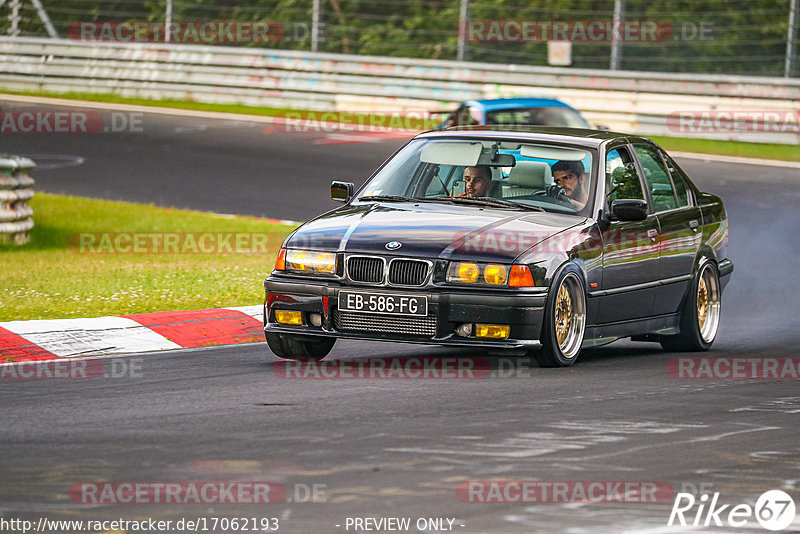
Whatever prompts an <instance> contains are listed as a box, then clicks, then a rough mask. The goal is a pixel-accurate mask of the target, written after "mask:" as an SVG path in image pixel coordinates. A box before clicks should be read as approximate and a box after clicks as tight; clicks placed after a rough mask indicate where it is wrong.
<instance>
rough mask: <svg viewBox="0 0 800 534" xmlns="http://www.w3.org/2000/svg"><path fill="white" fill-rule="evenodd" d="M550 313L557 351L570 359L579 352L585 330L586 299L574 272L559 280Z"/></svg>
mask: <svg viewBox="0 0 800 534" xmlns="http://www.w3.org/2000/svg"><path fill="white" fill-rule="evenodd" d="M552 313H553V315H552V317H553V334H555V340H556V342H557V343H558V351H559V352H560V353H561V355H562V356H563V357H564V358H566V359H567V360H570V359H572V358H574V357H575V356H577V355H578V353H579V352H580V350H581V344H583V334H584V331H585V330H586V299H585V297H584V293H583V285H582V284H581V282H580V280H579V279H578V277H577V276H576V275H575V274H574V273H569V274H567V275H566V276H565V277H564V279H563V280H561V285H559V287H558V292H557V293H556V300H555V303H554V305H553V312H552Z"/></svg>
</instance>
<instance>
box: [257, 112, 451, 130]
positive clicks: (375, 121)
mask: <svg viewBox="0 0 800 534" xmlns="http://www.w3.org/2000/svg"><path fill="white" fill-rule="evenodd" d="M442 121H443V118H442V117H441V116H436V115H433V114H431V113H429V112H427V111H405V110H403V111H386V110H376V111H368V110H365V111H285V112H281V113H279V114H277V115H275V116H274V117H273V121H272V126H270V127H268V128H267V129H266V130H264V133H273V132H282V133H335V132H372V133H383V132H391V131H395V130H413V131H421V130H430V129H431V128H435V127H436V126H438V125H439V124H441V123H442Z"/></svg>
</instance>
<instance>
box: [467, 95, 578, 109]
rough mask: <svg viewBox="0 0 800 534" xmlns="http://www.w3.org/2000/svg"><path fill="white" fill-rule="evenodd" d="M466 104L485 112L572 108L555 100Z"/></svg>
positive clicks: (493, 100)
mask: <svg viewBox="0 0 800 534" xmlns="http://www.w3.org/2000/svg"><path fill="white" fill-rule="evenodd" d="M464 104H470V105H471V104H477V105H479V106H480V107H482V108H483V109H484V110H485V111H497V110H500V109H519V108H570V109H572V108H571V107H570V106H568V105H567V104H565V103H564V102H562V101H561V100H556V99H555V98H495V99H491V100H467V101H466V102H464Z"/></svg>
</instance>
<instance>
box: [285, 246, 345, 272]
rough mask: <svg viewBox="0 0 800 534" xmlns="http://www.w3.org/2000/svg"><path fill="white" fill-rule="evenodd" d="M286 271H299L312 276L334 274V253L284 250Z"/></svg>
mask: <svg viewBox="0 0 800 534" xmlns="http://www.w3.org/2000/svg"><path fill="white" fill-rule="evenodd" d="M285 263H286V270H287V271H301V272H306V273H312V274H335V273H336V253H335V252H319V251H317V250H297V249H286V256H285Z"/></svg>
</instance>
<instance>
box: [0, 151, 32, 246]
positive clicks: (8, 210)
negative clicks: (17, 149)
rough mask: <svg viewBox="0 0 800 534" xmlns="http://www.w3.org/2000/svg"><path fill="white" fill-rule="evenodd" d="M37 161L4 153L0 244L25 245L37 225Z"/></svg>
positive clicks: (0, 181)
mask: <svg viewBox="0 0 800 534" xmlns="http://www.w3.org/2000/svg"><path fill="white" fill-rule="evenodd" d="M35 166H36V164H35V163H34V162H33V161H31V160H30V159H28V158H23V157H20V156H12V155H10V154H0V243H14V244H16V245H22V244H24V243H27V242H28V241H29V240H30V237H29V235H28V231H29V230H30V229H31V228H33V208H31V207H30V206H29V205H28V201H29V200H30V199H31V198H33V183H34V181H33V178H31V177H30V171H31V170H32V169H33V168H34V167H35Z"/></svg>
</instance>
